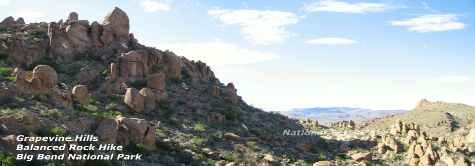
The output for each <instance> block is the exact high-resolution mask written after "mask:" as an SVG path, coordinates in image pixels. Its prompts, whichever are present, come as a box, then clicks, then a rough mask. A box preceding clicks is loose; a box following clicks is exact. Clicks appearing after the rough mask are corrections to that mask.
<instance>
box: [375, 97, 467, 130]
mask: <svg viewBox="0 0 475 166" xmlns="http://www.w3.org/2000/svg"><path fill="white" fill-rule="evenodd" d="M474 118H475V107H473V106H469V105H465V104H459V103H447V102H442V101H436V102H431V101H428V100H426V99H423V100H421V101H419V103H418V104H417V105H416V107H415V108H414V109H413V110H411V111H409V112H407V113H405V114H402V115H398V116H392V117H388V118H382V119H378V120H375V121H374V122H370V123H369V126H368V128H377V129H384V128H389V127H390V125H391V124H392V123H394V122H395V121H398V120H402V121H406V122H413V123H416V124H418V125H420V126H421V128H422V129H424V130H428V131H429V130H430V131H431V133H432V134H434V135H436V136H447V135H451V134H453V133H454V132H456V131H457V130H459V129H462V128H464V127H467V126H469V125H470V124H471V123H473V119H474Z"/></svg>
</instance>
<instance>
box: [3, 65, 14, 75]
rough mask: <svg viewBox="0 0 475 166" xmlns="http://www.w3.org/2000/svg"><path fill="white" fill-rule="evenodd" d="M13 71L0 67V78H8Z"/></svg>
mask: <svg viewBox="0 0 475 166" xmlns="http://www.w3.org/2000/svg"><path fill="white" fill-rule="evenodd" d="M12 71H13V69H12V68H9V67H0V76H3V77H8V76H10V74H11V73H12Z"/></svg>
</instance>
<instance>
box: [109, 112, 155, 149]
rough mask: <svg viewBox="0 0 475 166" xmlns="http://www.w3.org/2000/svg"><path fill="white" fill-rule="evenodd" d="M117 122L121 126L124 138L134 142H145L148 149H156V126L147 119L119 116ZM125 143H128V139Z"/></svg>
mask: <svg viewBox="0 0 475 166" xmlns="http://www.w3.org/2000/svg"><path fill="white" fill-rule="evenodd" d="M117 122H118V123H119V126H120V131H121V137H122V138H126V139H128V140H129V141H132V142H134V143H141V144H144V145H145V146H146V148H147V149H148V150H155V148H156V147H155V141H156V138H155V128H154V127H153V126H151V125H150V123H149V122H148V121H147V120H145V119H138V118H124V117H119V118H117ZM124 143H128V141H127V142H124ZM147 146H148V147H147Z"/></svg>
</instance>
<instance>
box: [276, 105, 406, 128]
mask: <svg viewBox="0 0 475 166" xmlns="http://www.w3.org/2000/svg"><path fill="white" fill-rule="evenodd" d="M405 112H407V111H406V110H372V109H365V108H351V107H315V108H297V109H292V110H289V111H284V112H282V114H284V115H287V116H289V117H291V118H297V119H300V118H311V119H317V120H318V121H319V122H320V123H321V124H329V123H331V122H337V121H342V120H353V121H357V122H361V121H368V120H371V119H375V118H382V117H386V116H389V115H396V114H402V113H405Z"/></svg>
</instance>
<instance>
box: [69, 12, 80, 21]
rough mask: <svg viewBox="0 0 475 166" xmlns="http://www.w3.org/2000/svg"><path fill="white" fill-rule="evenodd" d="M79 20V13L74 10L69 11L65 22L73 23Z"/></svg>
mask: <svg viewBox="0 0 475 166" xmlns="http://www.w3.org/2000/svg"><path fill="white" fill-rule="evenodd" d="M78 20H79V15H78V13H76V12H71V13H69V16H68V19H67V20H66V22H67V23H75V22H77V21H78Z"/></svg>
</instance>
